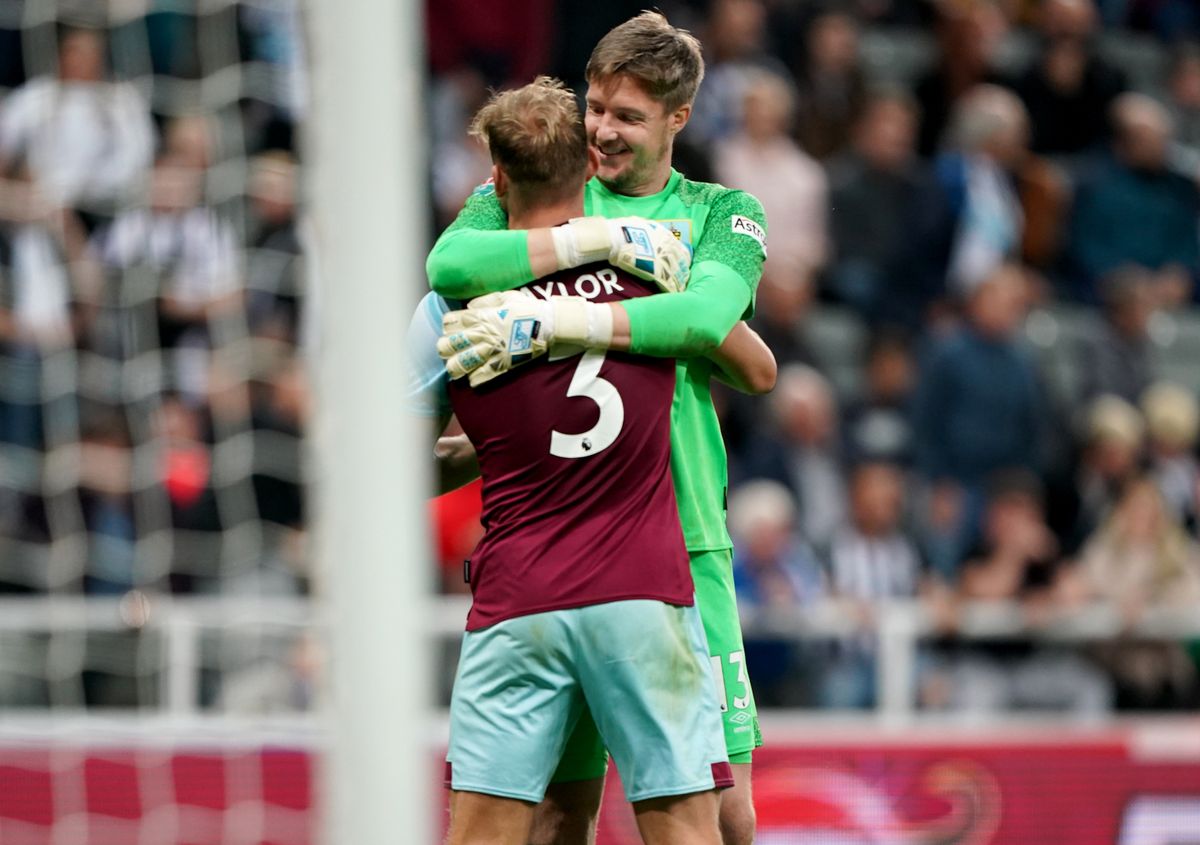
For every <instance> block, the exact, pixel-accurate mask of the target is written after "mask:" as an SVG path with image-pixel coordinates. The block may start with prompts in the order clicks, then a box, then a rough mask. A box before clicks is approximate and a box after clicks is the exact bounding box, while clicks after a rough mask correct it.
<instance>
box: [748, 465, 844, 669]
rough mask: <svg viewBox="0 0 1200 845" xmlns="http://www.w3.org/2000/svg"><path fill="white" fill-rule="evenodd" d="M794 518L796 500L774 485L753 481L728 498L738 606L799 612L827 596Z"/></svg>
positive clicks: (817, 564) (822, 574) (815, 560)
mask: <svg viewBox="0 0 1200 845" xmlns="http://www.w3.org/2000/svg"><path fill="white" fill-rule="evenodd" d="M796 517H797V509H796V502H795V499H794V497H793V496H792V494H791V492H790V491H789V490H788V489H787V488H786V487H784V486H783V485H782V484H779V483H778V482H775V481H767V480H758V481H750V482H748V483H746V484H743V485H742V486H740V487H739V488H738V489H737V490H736V491H735V493H734V494H733V496H732V497H731V498H730V501H729V528H730V533H731V534H732V535H733V542H734V557H733V574H734V584H735V586H736V588H737V593H738V601H739V602H745V603H746V604H747V605H750V606H753V607H759V608H785V609H792V610H796V609H799V608H801V607H803V606H804V605H807V604H812V603H813V602H816V601H818V600H820V599H823V598H825V596H826V595H827V594H828V591H829V585H828V583H827V579H826V576H825V570H824V568H823V567H822V566H821V563H820V561H819V560H818V558H817V557H816V555H815V554H814V553H813V550H812V548H811V547H810V546H809V545H808V544H807V543H805V542H804V540H803V539H802V538H801V537H800V536H799V534H797V532H796ZM755 680H757V678H756V679H755Z"/></svg>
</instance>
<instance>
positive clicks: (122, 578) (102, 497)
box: [79, 409, 140, 595]
mask: <svg viewBox="0 0 1200 845" xmlns="http://www.w3.org/2000/svg"><path fill="white" fill-rule="evenodd" d="M82 417H83V418H82V420H81V423H80V428H81V434H80V444H79V456H80V468H79V506H80V510H81V512H82V515H83V523H84V527H85V528H86V530H87V532H88V555H87V566H86V567H85V569H84V579H83V590H84V592H86V593H91V594H99V595H119V594H121V593H124V592H126V591H127V590H129V589H132V588H134V587H137V586H140V584H139V583H138V577H137V575H138V573H137V571H136V563H137V521H136V518H135V511H134V496H133V451H132V449H131V445H132V444H131V442H130V438H129V430H128V426H127V425H126V424H125V421H124V420H123V419H122V415H121V413H120V411H119V410H117V409H103V410H101V409H94V410H91V411H89V412H88V413H86V414H84V415H82Z"/></svg>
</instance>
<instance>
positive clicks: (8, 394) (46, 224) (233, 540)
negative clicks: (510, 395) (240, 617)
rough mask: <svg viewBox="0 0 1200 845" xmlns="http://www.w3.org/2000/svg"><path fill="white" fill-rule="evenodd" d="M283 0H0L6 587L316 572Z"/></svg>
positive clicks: (255, 584)
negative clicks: (306, 463)
mask: <svg viewBox="0 0 1200 845" xmlns="http://www.w3.org/2000/svg"><path fill="white" fill-rule="evenodd" d="M56 5H57V9H56V8H54V7H55V6H56ZM200 5H201V6H204V4H200ZM110 6H111V7H112V8H111V9H110ZM291 6H294V4H287V3H272V4H259V3H246V4H219V5H218V6H214V7H212V8H207V7H205V8H203V9H201V8H199V7H197V8H196V9H194V10H192V11H191V12H188V11H186V10H187V9H188V4H179V3H146V4H142V6H141V7H140V8H139V7H138V5H137V4H133V5H132V6H130V5H129V4H126V7H127V9H129V10H130V11H123V10H122V9H121V8H119V7H118V6H117V4H105V3H75V4H70V3H60V4H42V3H34V2H27V3H14V4H8V5H7V6H6V7H5V10H4V11H5V15H4V17H3V18H2V19H0V593H63V592H65V593H79V592H83V593H88V594H111V595H124V594H127V593H128V592H129V591H131V590H142V591H146V592H148V593H149V592H171V593H216V592H221V593H239V594H240V593H246V592H248V591H250V592H258V591H261V592H269V593H272V594H277V593H283V594H297V593H301V592H304V591H305V590H306V589H307V587H306V584H307V572H306V566H307V563H306V561H307V556H306V554H305V551H304V546H305V523H304V505H303V500H304V497H303V495H302V482H303V471H302V466H303V464H302V460H301V456H302V450H301V440H300V435H301V431H302V429H303V427H304V422H305V419H306V417H307V415H308V407H309V404H310V402H309V387H308V380H307V378H306V375H305V367H304V366H303V362H302V360H301V351H300V350H301V347H302V346H303V345H304V343H305V340H304V338H305V336H306V334H307V329H306V325H305V324H306V319H307V318H306V317H304V313H303V312H302V310H301V308H300V302H301V298H302V291H303V289H304V287H305V280H304V273H305V269H304V261H303V258H304V249H303V245H304V241H305V239H306V237H307V234H306V231H305V225H304V223H303V220H302V217H301V215H300V214H299V212H298V210H297V208H298V204H297V200H298V192H297V186H298V159H297V149H296V147H297V144H296V136H297V135H298V132H296V131H295V130H296V127H297V125H298V121H299V120H300V119H301V118H302V117H303V107H304V102H303V98H302V97H299V96H297V94H296V92H297V91H299V90H300V88H301V86H300V85H299V84H298V83H300V82H301V81H302V78H301V77H300V72H301V69H302V64H301V62H300V59H301V58H302V56H301V54H300V41H299V40H298V33H299V30H298V29H297V26H298V20H295V19H294V18H295V15H296V10H295V9H294V8H290V7H291ZM289 9H290V11H289Z"/></svg>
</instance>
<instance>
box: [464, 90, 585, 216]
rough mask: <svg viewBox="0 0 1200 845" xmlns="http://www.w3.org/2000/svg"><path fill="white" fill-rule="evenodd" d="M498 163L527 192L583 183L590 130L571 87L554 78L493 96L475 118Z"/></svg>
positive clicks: (557, 190)
mask: <svg viewBox="0 0 1200 845" xmlns="http://www.w3.org/2000/svg"><path fill="white" fill-rule="evenodd" d="M471 134H472V135H473V136H475V137H477V138H479V139H481V140H482V141H483V142H484V143H485V144H487V146H488V150H489V151H490V152H491V154H492V161H493V162H495V163H496V164H497V165H499V166H500V168H501V169H503V170H504V172H505V174H506V175H507V176H508V178H509V179H510V180H511V181H512V182H513V184H514V185H515V186H517V187H518V188H519V189H520V190H521V191H523V192H526V193H529V192H536V193H537V194H538V196H544V195H545V194H556V193H560V192H564V191H568V190H571V189H574V188H578V187H581V186H582V185H583V178H584V173H585V172H586V170H587V156H588V152H587V133H586V131H585V130H584V127H583V118H582V116H581V115H580V113H579V104H578V102H577V101H576V99H575V95H574V94H573V93H572V92H571V90H570V89H569V88H567V87H566V86H565V85H563V84H562V83H561V82H559V81H558V80H557V79H552V78H551V77H549V76H539V77H538V78H537V79H535V80H534V81H533V82H531V83H529V84H528V85H525V86H523V87H521V88H515V89H513V90H510V91H500V92H498V93H496V94H493V95H492V98H491V99H490V100H489V101H488V103H487V105H485V106H484V107H483V108H481V109H480V110H479V113H478V114H476V115H475V119H474V120H472V121H471Z"/></svg>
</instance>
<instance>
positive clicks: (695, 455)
mask: <svg viewBox="0 0 1200 845" xmlns="http://www.w3.org/2000/svg"><path fill="white" fill-rule="evenodd" d="M584 210H585V213H587V214H589V215H592V214H599V215H603V216H604V217H624V216H629V215H637V216H639V217H647V218H650V219H652V220H657V221H658V222H660V223H662V224H664V225H666V226H668V227H670V228H671V229H672V231H674V232H675V233H676V235H677V237H679V238H680V239H681V240H683V242H684V243H686V244H687V245H688V246H689V247H690V248H691V249H692V272H691V278H690V279H689V282H688V287H687V290H685V291H683V292H682V293H677V294H669V295H662V296H652V297H643V298H640V299H634V300H629V301H626V302H623V303H621V305H622V307H624V308H625V310H626V312H627V313H628V314H629V324H630V334H631V338H632V344H631V347H630V348H631V351H633V352H636V353H640V354H646V355H660V356H664V357H676V358H678V359H679V362H678V365H677V368H676V380H675V398H674V402H673V405H672V408H671V473H672V476H673V480H674V483H675V490H676V493H677V496H676V498H677V499H678V502H679V517H680V522H681V523H682V524H683V533H684V538H685V540H686V542H687V547H688V550H689V551H699V550H704V549H727V548H729V547H730V546H731V545H732V543H731V542H730V539H729V532H728V531H727V530H726V527H725V508H726V498H727V496H726V492H727V485H728V467H727V463H726V456H725V444H724V441H723V440H722V438H721V428H720V424H719V423H718V421H717V413H716V410H715V409H714V408H713V403H712V396H711V394H710V392H709V383H710V380H711V378H712V375H713V371H714V368H715V365H714V364H713V363H712V362H711V361H710V360H709V359H708V358H706V357H704V356H705V354H706V353H707V352H710V351H711V350H713V349H714V348H716V347H717V346H718V345H719V344H720V343H721V341H722V340H724V339H725V336H726V335H727V334H728V333H729V331H730V330H731V329H732V328H733V326H734V325H735V324H736V323H737V321H738V320H740V319H744V318H746V317H748V316H749V315H750V314H751V313H752V310H753V303H754V291H755V289H756V287H757V285H758V280H759V277H760V276H761V275H762V264H763V261H764V259H765V258H766V219H765V217H764V215H763V210H762V205H761V204H760V203H759V202H758V200H757V199H755V198H754V197H753V196H751V195H750V194H747V193H745V192H744V191H735V190H730V189H729V188H725V187H723V186H721V185H714V184H710V183H706V182H693V181H691V180H689V179H685V178H684V177H683V176H682V175H681V174H680V173H678V172H677V171H675V170H672V171H671V177H670V179H669V180H668V181H667V184H666V187H664V188H663V189H662V190H661V191H659V192H658V193H656V194H652V195H651V196H646V197H630V196H624V195H622V194H615V193H613V192H612V191H610V190H608V188H606V187H605V186H604V185H603V184H601V183H600V181H599V180H597V179H592V180H591V181H590V182H588V185H587V191H586V193H585V196H584ZM506 226H507V218H506V216H505V214H504V210H503V209H502V208H501V207H500V202H499V200H498V199H497V197H496V195H495V193H494V191H493V190H492V189H491V186H490V185H484V186H481V187H480V188H478V189H476V191H475V193H474V194H473V195H472V196H471V198H470V199H469V200H468V201H467V204H466V207H465V208H463V210H462V211H461V212H460V213H459V215H458V218H457V219H456V220H455V221H454V223H453V224H452V225H451V226H450V228H448V229H447V230H446V231H445V232H444V233H443V234H442V236H441V238H439V239H438V242H437V244H436V245H435V246H434V248H433V251H432V252H431V253H430V255H429V261H428V264H427V270H428V272H429V280H430V286H431V287H432V288H433V289H434V291H436V292H437V293H439V294H441V295H442V296H445V297H447V298H453V299H468V298H471V297H474V296H479V295H481V294H484V293H490V292H492V291H496V290H508V289H510V288H514V287H517V286H519V285H522V284H524V283H526V282H528V281H530V280H532V278H533V273H532V270H531V269H530V266H529V252H528V248H527V233H526V232H524V231H519V230H507V229H506V228H505V227H506Z"/></svg>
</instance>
